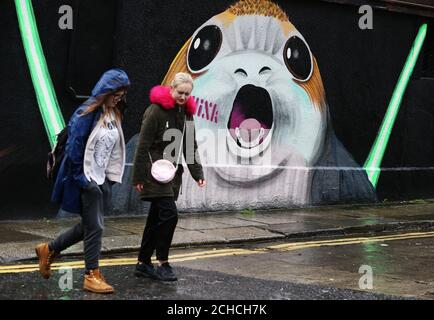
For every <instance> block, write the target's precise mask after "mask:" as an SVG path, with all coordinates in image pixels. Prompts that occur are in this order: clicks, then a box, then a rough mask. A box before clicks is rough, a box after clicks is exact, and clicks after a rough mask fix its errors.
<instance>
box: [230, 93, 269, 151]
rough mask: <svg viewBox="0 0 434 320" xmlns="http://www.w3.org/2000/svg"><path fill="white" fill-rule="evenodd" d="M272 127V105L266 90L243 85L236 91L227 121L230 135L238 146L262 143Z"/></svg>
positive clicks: (245, 147)
mask: <svg viewBox="0 0 434 320" xmlns="http://www.w3.org/2000/svg"><path fill="white" fill-rule="evenodd" d="M272 127H273V107H272V103H271V98H270V95H269V93H268V92H267V90H265V89H264V88H260V87H256V86H254V85H251V84H249V85H245V86H244V87H242V88H241V89H240V91H238V94H237V96H236V98H235V101H234V104H233V107H232V112H231V115H230V118H229V122H228V130H229V132H230V135H231V136H232V138H233V139H234V141H235V142H236V144H237V145H238V147H240V148H244V149H252V148H255V147H257V146H259V145H260V144H261V143H263V142H264V141H265V140H266V138H267V136H268V135H269V134H271V129H272Z"/></svg>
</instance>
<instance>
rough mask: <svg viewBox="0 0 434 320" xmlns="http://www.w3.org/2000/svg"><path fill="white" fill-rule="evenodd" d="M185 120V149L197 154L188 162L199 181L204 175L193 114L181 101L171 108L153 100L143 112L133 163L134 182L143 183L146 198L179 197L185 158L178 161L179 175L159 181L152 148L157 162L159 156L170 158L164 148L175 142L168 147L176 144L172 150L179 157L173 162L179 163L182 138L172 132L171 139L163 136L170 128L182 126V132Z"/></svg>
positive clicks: (190, 169) (180, 130)
mask: <svg viewBox="0 0 434 320" xmlns="http://www.w3.org/2000/svg"><path fill="white" fill-rule="evenodd" d="M184 121H186V128H185V133H184V139H183V152H182V153H183V155H184V159H186V160H189V159H190V160H192V159H193V158H194V159H193V161H188V162H192V163H191V164H188V162H187V166H188V169H189V171H190V173H191V175H192V177H193V179H194V180H196V181H198V180H200V179H204V177H203V171H202V166H201V164H200V159H199V154H198V150H197V142H196V133H195V130H194V119H193V116H192V115H191V114H186V112H185V107H181V106H179V105H174V106H173V107H170V108H167V107H162V106H161V105H159V104H151V105H150V106H149V107H148V108H146V110H145V113H144V115H143V121H142V127H141V130H140V137H139V142H138V145H137V149H136V153H135V157H134V167H133V179H132V180H133V185H137V184H143V190H142V192H141V194H140V198H141V199H142V200H149V199H152V198H157V197H174V199H175V200H177V198H178V194H179V191H180V188H181V185H182V173H183V172H184V168H183V166H182V161H180V162H181V163H180V164H179V165H178V170H177V172H176V175H175V178H174V179H173V180H172V181H171V182H169V183H167V184H162V183H160V182H158V181H156V180H155V179H154V178H153V177H152V175H151V166H152V163H151V159H150V157H149V154H148V152H149V153H150V155H151V158H152V161H154V162H155V161H157V160H159V159H163V158H167V155H166V154H165V155H164V156H163V152H164V150H165V149H166V147H168V145H170V144H172V143H174V145H172V146H171V147H172V148H168V150H172V151H173V147H175V151H173V152H172V155H171V156H172V158H174V159H175V160H174V162H173V164H174V165H176V163H175V162H176V158H177V157H178V152H179V150H180V144H181V139H180V138H178V139H174V137H173V136H172V137H171V139H170V140H169V139H166V140H169V141H164V140H163V136H164V133H165V132H166V130H168V129H178V130H179V136H180V135H181V133H182V131H183V128H184ZM169 136H170V135H169ZM188 139H190V141H187V140H188ZM192 139H194V141H191V140H192ZM186 155H187V156H186ZM193 155H194V157H193ZM169 156H170V155H169ZM181 160H182V158H181ZM181 192H182V191H181Z"/></svg>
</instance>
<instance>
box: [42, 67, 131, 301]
mask: <svg viewBox="0 0 434 320" xmlns="http://www.w3.org/2000/svg"><path fill="white" fill-rule="evenodd" d="M129 85H130V81H129V79H128V76H127V74H126V73H125V72H124V71H123V70H121V69H112V70H109V71H107V72H105V73H104V74H103V76H102V77H101V79H100V80H99V81H98V83H97V84H96V86H95V88H94V89H93V91H92V97H91V98H90V99H88V100H87V101H86V102H85V103H84V104H83V105H81V106H80V107H79V108H78V109H77V110H76V111H75V112H74V114H73V115H72V117H71V120H70V121H69V123H68V128H67V129H68V140H67V143H66V148H65V158H64V160H63V161H62V164H61V166H60V169H59V173H58V174H57V179H56V183H55V185H54V191H53V195H52V200H53V201H54V202H57V203H60V204H61V206H62V209H63V210H65V211H67V212H71V213H77V214H80V215H81V218H82V219H81V222H80V223H78V224H77V225H76V226H74V227H73V228H71V229H70V230H68V231H66V232H65V233H63V234H61V235H60V236H59V237H57V238H56V239H55V240H53V241H51V242H50V243H42V244H40V245H38V246H37V247H36V254H37V256H38V257H39V271H40V273H41V275H42V276H43V277H44V278H46V279H48V278H49V277H50V275H51V270H50V269H51V268H50V266H51V263H52V261H53V259H54V257H55V256H57V255H58V254H59V253H60V252H61V251H63V250H65V249H67V248H68V247H70V246H72V245H74V244H76V243H77V242H79V241H83V242H84V260H85V266H86V271H85V275H84V284H83V288H84V289H85V290H87V291H91V292H95V293H112V292H114V289H113V287H112V286H110V285H109V284H108V283H107V282H106V280H105V278H104V277H103V276H102V274H101V272H100V270H99V265H98V262H99V257H100V251H101V239H102V233H103V229H104V212H105V211H106V210H107V208H108V207H109V204H110V200H111V186H112V184H113V183H115V182H118V183H121V182H122V176H123V172H124V165H125V141H124V136H123V132H122V127H121V121H122V109H123V100H124V97H125V95H126V92H127V88H128V87H129Z"/></svg>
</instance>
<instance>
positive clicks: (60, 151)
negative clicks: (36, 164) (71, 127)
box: [47, 127, 68, 180]
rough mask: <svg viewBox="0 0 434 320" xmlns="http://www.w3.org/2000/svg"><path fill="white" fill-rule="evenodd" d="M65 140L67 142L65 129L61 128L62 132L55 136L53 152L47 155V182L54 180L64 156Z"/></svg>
mask: <svg viewBox="0 0 434 320" xmlns="http://www.w3.org/2000/svg"><path fill="white" fill-rule="evenodd" d="M66 140H68V130H67V127H65V128H63V129H62V131H60V132H59V133H58V134H57V141H56V144H55V145H54V147H53V150H51V151H50V152H49V153H48V160H47V178H48V179H49V180H56V177H57V173H58V172H59V168H60V164H61V163H62V160H63V158H64V156H65V147H66Z"/></svg>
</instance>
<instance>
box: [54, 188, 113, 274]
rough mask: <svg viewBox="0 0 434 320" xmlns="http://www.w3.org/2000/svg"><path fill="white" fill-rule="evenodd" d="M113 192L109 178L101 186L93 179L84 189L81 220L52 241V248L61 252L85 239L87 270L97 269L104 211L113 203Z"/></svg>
mask: <svg viewBox="0 0 434 320" xmlns="http://www.w3.org/2000/svg"><path fill="white" fill-rule="evenodd" d="M111 193H112V192H111V182H109V181H108V180H106V181H105V182H104V184H102V185H100V186H99V185H97V184H96V182H95V181H91V182H90V183H89V186H88V187H87V188H86V189H82V192H81V203H82V213H81V222H80V223H78V224H77V225H75V226H74V227H72V228H71V229H69V230H67V231H66V232H64V233H62V234H61V235H60V236H58V237H57V238H56V239H54V240H53V241H51V242H50V243H49V248H50V250H54V251H56V252H61V251H63V250H65V249H67V248H69V247H70V246H72V245H74V244H76V243H78V242H80V241H82V240H83V245H84V261H85V265H86V270H92V269H97V268H98V267H99V258H100V254H101V242H102V234H103V231H104V212H106V211H107V210H108V209H109V206H110V204H111Z"/></svg>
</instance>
